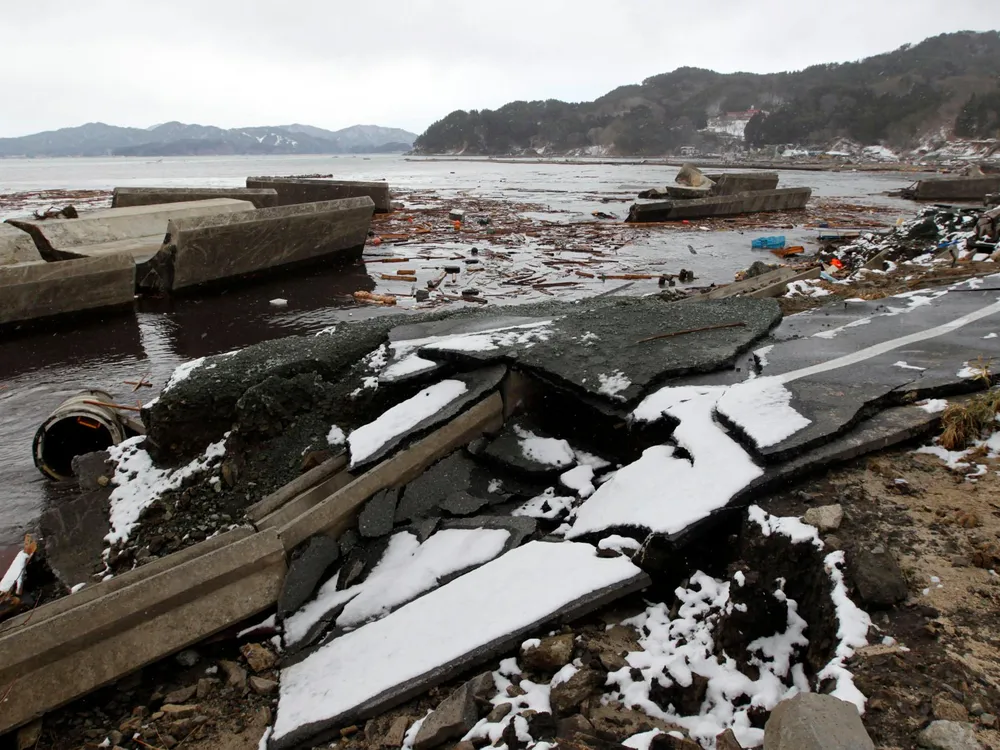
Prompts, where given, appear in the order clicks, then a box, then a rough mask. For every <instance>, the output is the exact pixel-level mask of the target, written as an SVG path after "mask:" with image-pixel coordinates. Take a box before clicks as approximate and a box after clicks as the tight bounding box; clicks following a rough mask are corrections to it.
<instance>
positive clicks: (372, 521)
mask: <svg viewBox="0 0 1000 750" xmlns="http://www.w3.org/2000/svg"><path fill="white" fill-rule="evenodd" d="M398 495H399V490H397V489H396V488H391V489H386V490H382V491H381V492H378V493H376V494H375V496H374V497H373V498H372V499H371V500H369V501H368V502H367V503H365V507H364V509H363V510H362V511H361V515H359V516H358V531H360V532H361V536H362V537H365V538H371V537H377V536H385V535H386V534H390V533H392V525H393V519H394V517H395V515H396V497H397V496H398Z"/></svg>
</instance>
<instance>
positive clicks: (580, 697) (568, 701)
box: [549, 668, 608, 714]
mask: <svg viewBox="0 0 1000 750" xmlns="http://www.w3.org/2000/svg"><path fill="white" fill-rule="evenodd" d="M607 677H608V675H607V673H606V672H599V671H597V670H596V669H586V668H585V669H581V670H579V671H578V672H576V673H575V674H574V675H573V676H572V677H570V678H569V679H568V680H566V681H565V682H560V683H559V684H558V685H556V686H555V687H554V688H552V690H551V693H550V696H549V699H550V701H551V703H552V708H553V709H554V710H556V711H558V712H559V713H561V714H568V713H570V712H572V711H574V710H575V709H577V708H579V707H580V704H581V703H583V702H584V701H585V700H586V699H587V698H589V697H590V695H591V693H593V692H595V691H597V690H598V689H599V688H600V687H601V686H602V685H603V684H604V682H605V680H607Z"/></svg>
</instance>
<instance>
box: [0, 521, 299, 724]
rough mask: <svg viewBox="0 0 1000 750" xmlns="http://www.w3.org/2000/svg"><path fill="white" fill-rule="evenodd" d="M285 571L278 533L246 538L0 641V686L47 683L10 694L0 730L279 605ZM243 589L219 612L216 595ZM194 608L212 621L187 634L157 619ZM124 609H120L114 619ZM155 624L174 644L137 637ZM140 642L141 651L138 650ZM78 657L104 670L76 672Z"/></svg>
mask: <svg viewBox="0 0 1000 750" xmlns="http://www.w3.org/2000/svg"><path fill="white" fill-rule="evenodd" d="M206 558H214V559H206ZM162 559H166V558H162ZM213 564H217V565H221V566H222V567H223V570H222V572H220V573H217V574H216V573H213V571H212V567H213ZM286 570H287V568H286V564H285V555H284V550H283V548H282V546H281V543H280V540H279V539H278V537H277V534H276V533H275V532H265V533H262V534H251V535H249V536H247V537H244V538H243V539H241V540H239V541H236V542H233V543H231V544H227V545H224V546H222V547H220V548H219V549H216V550H214V551H213V552H210V553H208V554H207V555H202V556H199V557H195V558H194V559H191V560H188V561H186V562H185V563H183V564H181V565H179V566H177V567H174V568H170V569H168V570H164V571H161V572H159V573H157V574H156V575H153V576H151V577H148V578H144V579H142V580H139V581H136V582H133V583H132V584H131V585H128V586H125V587H123V588H120V589H118V590H115V591H111V592H109V593H106V594H105V595H103V596H100V597H97V598H95V599H92V600H90V601H89V602H86V603H84V604H83V605H82V606H78V607H73V608H71V609H68V610H66V611H64V612H61V613H60V614H58V615H55V616H54V617H50V618H48V619H45V620H42V621H41V622H38V623H32V624H28V625H26V626H25V627H22V628H20V629H18V630H15V631H13V632H9V633H7V634H5V635H3V636H0V644H3V648H2V649H0V655H2V657H6V658H5V661H6V662H7V664H6V665H5V666H3V667H0V682H2V683H4V684H6V683H8V682H11V681H18V680H24V679H26V678H28V677H30V676H32V675H34V676H35V677H34V678H33V679H31V680H29V684H31V685H32V686H37V685H38V684H39V682H40V676H44V680H42V681H47V682H48V683H51V684H49V685H48V687H47V688H46V689H45V690H19V691H16V692H15V693H12V694H11V695H10V696H9V697H8V702H7V704H6V709H7V710H6V711H5V712H4V714H3V715H2V716H0V732H4V731H7V730H9V729H12V728H14V727H15V726H18V725H20V724H22V723H24V722H25V721H30V720H31V719H32V718H34V717H35V716H38V715H40V714H43V713H45V712H47V711H50V710H52V709H54V708H57V707H58V706H60V705H64V704H65V703H68V702H70V701H72V700H74V699H76V698H78V697H80V696H82V695H86V694H87V693H90V692H92V691H93V690H95V689H97V688H100V687H101V686H103V685H107V684H109V683H111V682H114V681H115V680H117V679H120V678H121V677H123V676H125V675H126V674H129V673H130V672H133V671H135V670H136V669H139V668H141V667H143V666H145V665H146V664H150V663H152V662H155V661H158V660H160V659H162V658H164V657H165V656H168V655H169V654H171V653H173V652H174V651H177V650H180V649H183V648H186V647H188V646H190V645H191V644H193V643H197V642H199V641H202V640H204V639H205V638H207V637H209V636H211V635H213V634H214V633H216V632H219V631H221V630H224V629H225V628H227V627H229V626H230V625H232V624H233V623H234V622H240V621H242V620H244V619H246V618H247V617H250V616H253V615H254V614H256V613H257V612H260V611H263V610H265V609H267V608H268V607H270V606H272V605H273V604H274V602H275V601H277V597H278V595H279V594H280V591H281V585H282V581H283V580H284V576H285V572H286ZM192 579H194V584H193V585H192ZM257 579H260V580H259V581H258V580H257ZM255 581H256V583H255ZM265 581H266V582H267V586H266V587H265V586H264V585H263V584H264V582H265ZM247 584H252V585H253V588H252V589H251V591H253V592H255V593H254V595H253V596H249V595H248V592H244V593H242V594H239V595H238V596H236V597H235V598H233V599H232V602H233V606H234V607H236V608H237V609H238V613H237V614H235V615H233V614H229V615H227V614H225V612H226V611H228V610H227V608H226V607H225V606H224V605H225V603H226V597H225V596H222V597H221V598H222V601H221V602H220V601H219V599H220V595H221V594H223V593H225V592H230V593H231V592H232V591H233V588H234V587H236V588H239V587H240V586H246V585H247ZM255 597H256V598H255ZM199 607H208V609H209V610H210V611H211V612H213V613H214V617H215V620H214V621H213V620H211V619H209V618H205V617H199V618H196V619H194V620H192V621H190V622H189V623H188V625H189V627H188V629H187V630H186V631H185V630H184V629H183V628H178V627H176V626H167V625H165V624H163V618H171V617H180V616H181V615H182V613H183V612H184V611H185V610H191V609H197V608H199ZM248 608H249V609H248ZM123 609H124V610H125V612H124V613H122V614H120V615H119V614H118V612H120V611H121V610H123ZM81 626H82V631H81ZM160 627H165V628H167V632H168V633H170V634H171V635H172V637H173V638H174V640H175V641H176V642H174V641H171V640H170V638H166V637H161V638H154V637H150V635H149V634H147V635H142V634H143V633H146V632H147V631H154V632H155V631H156V630H157V628H160ZM177 639H180V640H177ZM123 641H124V642H129V641H133V643H132V645H131V646H130V647H128V648H123V647H121V646H120V643H121V642H123ZM50 644H51V645H50ZM139 644H141V645H142V646H143V647H144V648H139ZM104 648H107V649H109V651H108V653H107V654H105V655H104V656H103V657H99V656H97V655H96V654H95V653H94V652H97V653H100V652H101V649H104ZM81 659H83V660H84V663H86V660H87V659H97V662H96V663H99V664H101V665H102V666H101V668H100V669H80V664H79V663H78V662H80V660H81ZM116 660H117V661H116ZM60 665H62V667H61V666H60Z"/></svg>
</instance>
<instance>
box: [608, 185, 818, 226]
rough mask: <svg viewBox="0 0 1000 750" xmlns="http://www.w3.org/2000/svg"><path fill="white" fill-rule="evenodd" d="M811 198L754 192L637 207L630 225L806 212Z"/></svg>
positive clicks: (790, 192) (805, 193)
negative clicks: (742, 215)
mask: <svg viewBox="0 0 1000 750" xmlns="http://www.w3.org/2000/svg"><path fill="white" fill-rule="evenodd" d="M811 195H812V189H811V188H781V189H778V190H755V191H750V192H745V193H735V194H733V195H716V196H712V197H711V198H694V199H692V200H669V201H656V202H654V203H635V204H633V205H632V208H631V209H629V215H628V218H627V219H626V220H625V221H628V222H651V221H680V220H682V219H703V218H706V217H711V216H735V215H738V214H753V213H764V212H767V211H792V210H796V209H800V208H805V205H806V203H808V202H809V198H810V196H811Z"/></svg>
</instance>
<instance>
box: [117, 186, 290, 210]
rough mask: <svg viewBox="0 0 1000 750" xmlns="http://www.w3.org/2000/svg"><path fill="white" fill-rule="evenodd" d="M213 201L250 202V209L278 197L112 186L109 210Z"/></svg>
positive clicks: (268, 192) (207, 189)
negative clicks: (251, 206)
mask: <svg viewBox="0 0 1000 750" xmlns="http://www.w3.org/2000/svg"><path fill="white" fill-rule="evenodd" d="M215 198H233V199H235V200H241V201H250V202H251V203H252V204H253V206H254V208H269V207H271V206H277V205H278V194H277V193H276V192H275V191H274V190H263V189H253V188H237V187H232V188H230V187H116V188H115V191H114V193H112V196H111V207H112V208H129V207H130V206H152V205H160V204H163V203H185V202H188V201H206V200H213V199H215Z"/></svg>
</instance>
